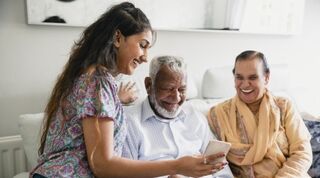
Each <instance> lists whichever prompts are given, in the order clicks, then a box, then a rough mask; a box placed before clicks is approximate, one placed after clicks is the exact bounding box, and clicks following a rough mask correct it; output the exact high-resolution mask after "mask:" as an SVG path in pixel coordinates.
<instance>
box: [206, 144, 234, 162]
mask: <svg viewBox="0 0 320 178" xmlns="http://www.w3.org/2000/svg"><path fill="white" fill-rule="evenodd" d="M230 147H231V143H228V142H224V141H219V140H210V141H209V143H208V146H207V148H206V150H205V152H204V156H208V155H213V154H217V153H220V152H223V153H224V154H225V155H227V154H228V152H229V150H230ZM218 162H226V157H225V156H223V157H220V158H217V159H215V160H214V161H211V162H210V163H209V164H215V163H218Z"/></svg>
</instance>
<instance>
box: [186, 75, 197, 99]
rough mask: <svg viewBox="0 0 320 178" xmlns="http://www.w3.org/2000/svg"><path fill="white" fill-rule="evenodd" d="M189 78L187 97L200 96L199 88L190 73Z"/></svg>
mask: <svg viewBox="0 0 320 178" xmlns="http://www.w3.org/2000/svg"><path fill="white" fill-rule="evenodd" d="M187 80H188V81H187V98H186V99H192V98H196V97H197V96H198V89H197V86H196V83H195V81H194V79H193V77H192V76H191V74H188V79H187Z"/></svg>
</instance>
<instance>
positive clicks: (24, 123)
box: [19, 113, 44, 169]
mask: <svg viewBox="0 0 320 178" xmlns="http://www.w3.org/2000/svg"><path fill="white" fill-rule="evenodd" d="M43 117H44V114H43V113H37V114H23V115H20V120H19V130H20V134H21V137H22V143H23V148H24V150H25V153H26V156H27V160H28V166H30V168H34V167H35V166H36V165H37V159H38V149H39V145H40V128H41V124H42V121H43ZM30 168H29V169H30Z"/></svg>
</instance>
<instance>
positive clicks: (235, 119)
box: [209, 91, 285, 176]
mask: <svg viewBox="0 0 320 178" xmlns="http://www.w3.org/2000/svg"><path fill="white" fill-rule="evenodd" d="M213 112H215V115H216V119H217V121H218V123H219V126H220V128H221V129H220V137H221V140H223V141H227V142H230V143H231V144H232V146H231V150H230V152H229V154H228V155H227V158H228V160H229V161H230V162H231V163H233V164H235V165H238V166H246V165H248V166H250V165H252V166H253V167H254V171H255V172H259V174H261V175H266V176H268V175H270V174H271V175H272V174H273V173H275V172H277V170H278V169H279V168H280V167H281V164H282V163H283V162H284V161H285V156H284V155H283V153H282V152H281V150H280V148H279V147H278V145H277V144H276V138H277V135H278V132H279V127H280V124H281V116H280V109H279V107H278V106H277V105H276V103H275V98H274V97H273V96H272V95H271V94H270V93H269V92H268V91H266V93H265V94H264V96H263V99H262V101H261V103H260V107H259V116H258V117H259V118H258V119H259V122H258V124H256V123H257V122H256V119H255V117H254V115H253V113H252V112H251V110H250V109H249V107H248V106H247V105H246V104H245V103H244V102H242V101H241V100H240V99H239V97H238V96H235V97H234V98H232V100H231V107H230V109H229V110H228V111H226V110H224V105H223V104H221V105H218V106H216V107H215V108H214V109H211V111H210V113H209V121H210V120H212V119H210V117H212V116H211V115H212V114H214V113H213ZM240 132H241V133H242V134H239V133H240ZM241 136H242V137H244V138H241ZM241 140H247V142H246V143H243V141H241ZM265 158H267V159H265ZM271 160H272V161H271ZM270 163H274V164H275V165H273V166H270ZM266 168H268V169H269V170H266ZM270 169H271V170H270Z"/></svg>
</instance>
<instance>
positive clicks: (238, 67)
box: [234, 58, 269, 104]
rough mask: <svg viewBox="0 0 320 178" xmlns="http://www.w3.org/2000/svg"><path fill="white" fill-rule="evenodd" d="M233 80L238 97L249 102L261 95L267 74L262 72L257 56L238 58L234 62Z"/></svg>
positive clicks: (267, 79) (264, 87)
mask: <svg viewBox="0 0 320 178" xmlns="http://www.w3.org/2000/svg"><path fill="white" fill-rule="evenodd" d="M234 81H235V88H236V90H237V94H238V96H239V98H240V99H241V100H242V101H243V102H244V103H247V104H250V103H253V102H255V101H257V100H259V99H260V98H262V97H263V95H264V92H265V90H266V87H267V84H268V81H269V74H266V73H265V72H264V68H263V63H262V61H261V60H260V59H259V58H253V59H247V60H239V61H237V62H236V64H235V73H234Z"/></svg>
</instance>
